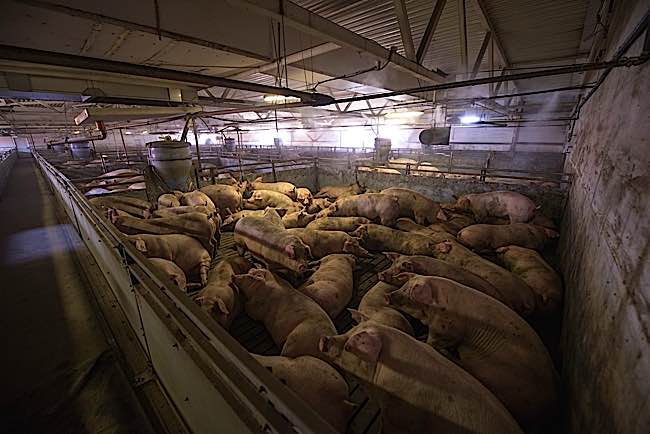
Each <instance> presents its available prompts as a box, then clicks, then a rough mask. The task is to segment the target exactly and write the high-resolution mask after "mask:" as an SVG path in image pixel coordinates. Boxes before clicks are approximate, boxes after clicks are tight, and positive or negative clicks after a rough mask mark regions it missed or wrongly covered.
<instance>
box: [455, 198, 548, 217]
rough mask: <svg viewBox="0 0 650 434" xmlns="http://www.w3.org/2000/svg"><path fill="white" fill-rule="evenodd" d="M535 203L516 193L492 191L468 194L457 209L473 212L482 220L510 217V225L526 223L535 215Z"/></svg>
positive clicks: (459, 202)
mask: <svg viewBox="0 0 650 434" xmlns="http://www.w3.org/2000/svg"><path fill="white" fill-rule="evenodd" d="M535 208H536V207H535V203H534V202H533V201H532V200H530V199H529V198H528V197H526V196H524V195H523V194H521V193H516V192H514V191H491V192H487V193H477V194H466V195H464V196H461V197H460V198H459V199H458V200H457V201H456V209H459V210H461V211H471V212H473V213H474V215H475V216H476V217H477V218H478V219H479V220H480V219H482V218H485V217H488V216H489V217H508V218H509V219H510V223H525V222H527V221H529V220H530V219H532V218H533V216H534V215H535Z"/></svg>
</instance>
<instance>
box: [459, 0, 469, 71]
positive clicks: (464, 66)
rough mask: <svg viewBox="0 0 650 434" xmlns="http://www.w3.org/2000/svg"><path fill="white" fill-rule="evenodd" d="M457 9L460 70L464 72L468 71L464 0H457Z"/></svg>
mask: <svg viewBox="0 0 650 434" xmlns="http://www.w3.org/2000/svg"><path fill="white" fill-rule="evenodd" d="M457 5H458V6H457V11H458V35H459V37H460V70H461V71H462V72H463V74H462V75H463V77H464V76H465V75H464V74H467V73H468V72H469V70H468V67H469V63H468V60H467V57H468V55H467V13H466V11H465V0H457Z"/></svg>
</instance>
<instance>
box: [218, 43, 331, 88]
mask: <svg viewBox="0 0 650 434" xmlns="http://www.w3.org/2000/svg"><path fill="white" fill-rule="evenodd" d="M339 48H341V47H340V46H339V45H337V44H335V43H333V42H326V43H324V44H321V45H317V46H315V47H311V48H307V49H306V50H302V51H298V52H297V53H293V54H289V55H288V56H284V57H281V58H280V59H277V60H274V61H272V62H268V63H265V64H263V65H260V66H256V67H253V68H251V69H247V70H245V71H242V72H237V73H234V74H232V75H226V76H225V77H228V78H233V79H242V78H245V77H248V76H249V75H251V74H254V73H258V72H266V71H272V70H274V69H276V68H277V67H278V63H280V64H281V65H284V64H287V65H291V64H292V63H296V62H301V61H303V60H306V59H309V58H311V57H314V56H320V55H321V54H325V53H329V52H330V51H334V50H338V49H339Z"/></svg>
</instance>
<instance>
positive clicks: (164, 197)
mask: <svg viewBox="0 0 650 434" xmlns="http://www.w3.org/2000/svg"><path fill="white" fill-rule="evenodd" d="M178 206H181V203H180V201H179V200H178V198H177V197H176V196H175V195H174V194H172V193H164V194H161V195H160V196H158V208H172V207H178Z"/></svg>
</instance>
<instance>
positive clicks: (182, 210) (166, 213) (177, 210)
mask: <svg viewBox="0 0 650 434" xmlns="http://www.w3.org/2000/svg"><path fill="white" fill-rule="evenodd" d="M193 212H198V213H201V214H205V215H206V216H207V217H208V218H213V217H214V216H215V213H214V212H212V211H211V210H210V208H208V207H207V206H202V205H197V206H174V207H169V208H161V209H157V210H156V211H154V212H153V216H154V217H173V216H176V215H180V214H188V213H193Z"/></svg>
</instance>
